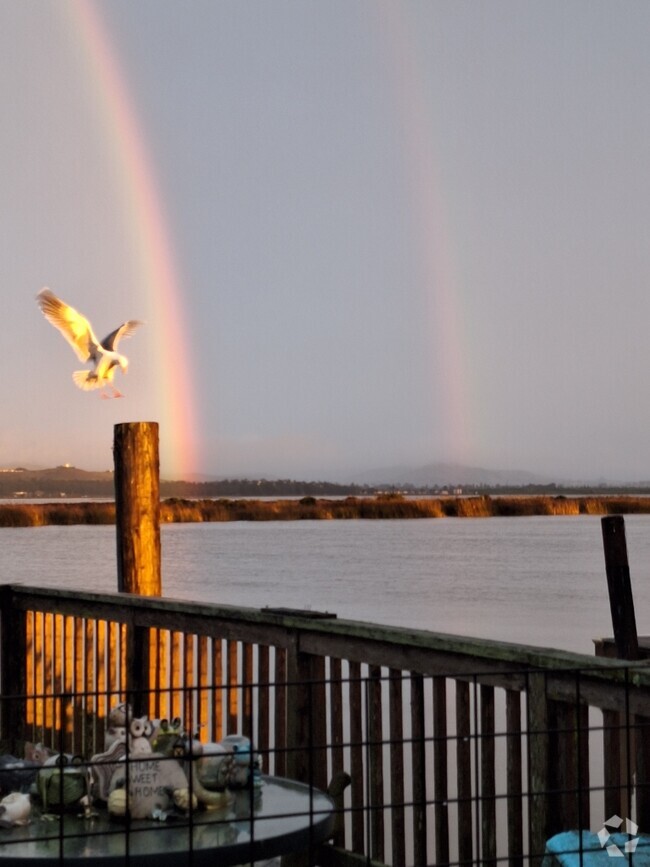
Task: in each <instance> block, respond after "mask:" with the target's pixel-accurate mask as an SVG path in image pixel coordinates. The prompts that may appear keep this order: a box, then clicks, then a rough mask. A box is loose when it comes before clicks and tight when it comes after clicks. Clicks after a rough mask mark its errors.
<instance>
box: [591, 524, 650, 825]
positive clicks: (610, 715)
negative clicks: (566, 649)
mask: <svg viewBox="0 0 650 867" xmlns="http://www.w3.org/2000/svg"><path fill="white" fill-rule="evenodd" d="M601 526H602V532H603V547H604V551H605V571H606V573H607V589H608V590H609V605H610V609H611V612H612V626H613V629H614V641H615V643H616V655H617V656H618V658H619V659H630V660H635V659H639V639H638V635H637V629H636V617H635V614H634V597H633V596H632V583H631V580H630V566H629V562H628V557H627V543H626V541H625V521H624V519H623V516H622V515H609V516H607V517H605V518H602V519H601ZM603 723H604V727H605V732H604V743H605V752H606V755H607V756H608V757H609V761H608V762H607V763H606V766H605V811H606V812H607V810H611V812H612V813H614V812H617V811H621V815H628V816H629V815H630V813H631V807H632V805H631V803H630V799H631V795H632V782H631V780H630V778H629V776H628V768H629V767H630V766H631V770H632V772H633V773H634V771H636V807H637V815H639V816H648V815H650V812H649V811H650V735H649V734H648V729H649V728H650V720H649V719H648V718H646V717H641V716H635V717H633V718H632V719H626V718H625V716H624V715H623V714H619V713H617V712H616V711H609V710H607V711H603ZM629 725H632V726H633V728H632V730H631V731H626V726H629ZM628 747H629V751H630V752H629V755H628ZM608 815H610V814H609V813H608Z"/></svg>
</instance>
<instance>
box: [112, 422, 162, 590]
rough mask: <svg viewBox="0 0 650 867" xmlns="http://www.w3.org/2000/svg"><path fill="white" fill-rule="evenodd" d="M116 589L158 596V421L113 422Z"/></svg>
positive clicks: (159, 577) (160, 585)
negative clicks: (114, 423)
mask: <svg viewBox="0 0 650 867" xmlns="http://www.w3.org/2000/svg"><path fill="white" fill-rule="evenodd" d="M113 451H114V460H115V524H116V530H117V589H118V590H119V591H120V592H123V593H139V594H141V595H142V596H160V595H161V594H162V581H161V571H160V478H159V460H158V424H157V422H151V421H150V422H144V421H143V422H127V423H124V424H117V425H115V438H114V445H113Z"/></svg>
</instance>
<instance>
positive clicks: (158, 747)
mask: <svg viewBox="0 0 650 867" xmlns="http://www.w3.org/2000/svg"><path fill="white" fill-rule="evenodd" d="M182 737H183V725H182V723H181V718H180V717H178V716H177V717H174V719H173V720H172V721H171V722H170V721H169V720H167V719H163V720H160V721H159V722H158V723H156V724H154V731H153V734H152V736H151V746H152V748H153V751H154V752H155V753H161V754H162V755H163V756H173V755H174V752H175V750H176V747H177V745H178V742H179V740H180V739H181V738H182Z"/></svg>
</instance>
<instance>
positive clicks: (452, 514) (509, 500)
mask: <svg viewBox="0 0 650 867" xmlns="http://www.w3.org/2000/svg"><path fill="white" fill-rule="evenodd" d="M160 512H161V514H160V520H161V523H163V524H171V523H202V522H225V521H301V520H303V521H304V520H312V521H313V520H321V521H322V520H387V519H416V518H493V517H494V518H496V517H509V518H511V517H526V516H528V517H531V516H541V515H550V516H553V515H556V516H557V515H613V514H623V515H631V514H650V497H643V496H636V495H611V496H575V497H574V496H572V497H566V496H563V495H559V496H546V495H542V496H527V495H498V496H488V495H485V496H476V497H472V496H470V497H452V496H442V497H404V496H401V495H399V494H387V495H379V496H372V497H345V498H341V499H326V498H320V497H302V498H300V499H274V500H255V499H225V498H221V499H203V500H188V499H182V498H179V497H172V498H170V499H166V500H162V501H161V505H160ZM114 523H115V504H114V503H112V502H98V501H90V500H88V501H83V502H75V503H70V502H65V501H60V502H49V503H21V502H20V501H15V502H11V503H0V528H1V527H42V526H53V525H56V526H65V525H76V524H114Z"/></svg>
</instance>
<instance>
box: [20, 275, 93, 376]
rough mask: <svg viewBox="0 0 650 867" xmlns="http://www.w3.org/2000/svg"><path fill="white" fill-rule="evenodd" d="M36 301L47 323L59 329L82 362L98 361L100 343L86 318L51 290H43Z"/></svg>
mask: <svg viewBox="0 0 650 867" xmlns="http://www.w3.org/2000/svg"><path fill="white" fill-rule="evenodd" d="M36 300H37V302H38V306H39V307H40V308H41V310H42V312H43V315H44V316H45V318H46V319H47V321H48V322H49V323H51V324H52V325H53V326H54V327H55V328H58V329H59V331H60V332H61V334H62V335H63V336H64V337H65V339H66V340H67V341H68V343H69V344H70V346H71V347H72V348H73V349H74V351H75V352H76V354H77V357H78V358H79V359H80V360H81V361H88V360H89V359H92V360H93V361H96V360H97V358H98V357H99V349H100V347H99V341H98V340H97V338H96V337H95V335H94V333H93V330H92V328H91V325H90V322H88V320H87V319H86V317H85V316H82V315H81V313H78V312H77V311H76V310H75V309H74V307H70V306H69V305H68V304H66V303H65V301H61V299H60V298H57V297H56V295H55V294H54V293H53V292H50V290H49V289H42V290H41V291H40V292H39V293H38V295H37V296H36Z"/></svg>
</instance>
